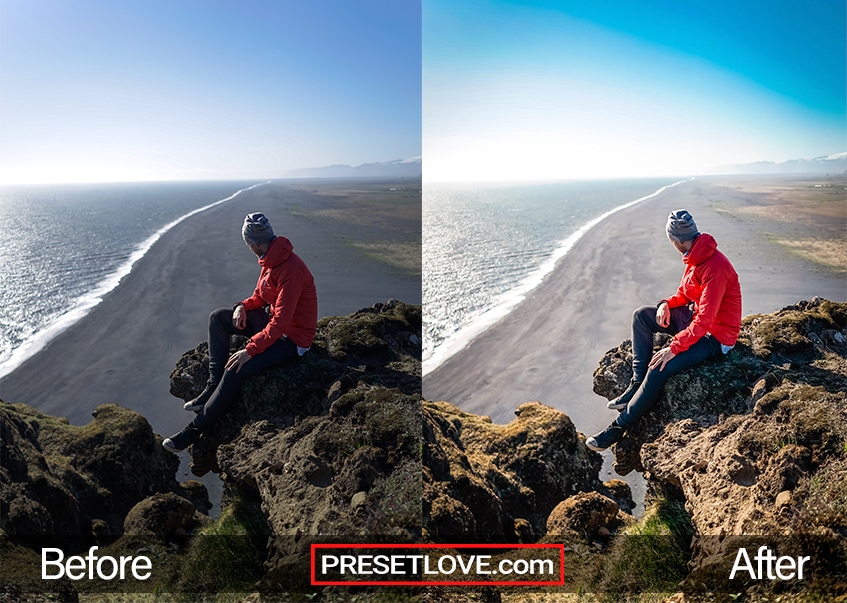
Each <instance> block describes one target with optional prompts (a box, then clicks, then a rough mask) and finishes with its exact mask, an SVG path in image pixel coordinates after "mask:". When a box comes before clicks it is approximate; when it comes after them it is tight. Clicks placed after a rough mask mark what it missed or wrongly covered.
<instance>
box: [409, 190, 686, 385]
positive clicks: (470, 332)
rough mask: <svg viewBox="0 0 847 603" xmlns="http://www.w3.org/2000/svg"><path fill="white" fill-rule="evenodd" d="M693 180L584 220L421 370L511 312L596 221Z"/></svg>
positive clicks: (433, 366) (429, 369) (435, 364)
mask: <svg viewBox="0 0 847 603" xmlns="http://www.w3.org/2000/svg"><path fill="white" fill-rule="evenodd" d="M690 180H693V178H689V179H687V180H680V181H679V182H674V183H673V184H668V185H667V186H663V187H662V188H660V189H659V190H657V191H655V192H653V193H651V194H649V195H647V196H645V197H640V198H638V199H635V200H634V201H629V202H628V203H624V204H623V205H619V206H617V207H615V208H614V209H610V210H609V211H607V212H606V213H604V214H601V215H599V216H597V217H596V218H594V219H593V220H590V221H589V222H587V223H585V224H583V225H582V226H581V227H580V228H579V229H578V230H577V231H576V232H574V233H573V234H571V235H570V236H568V237H567V238H566V239H564V240H563V241H562V242H560V243H559V244H558V245H557V246H556V248H555V250H554V251H553V253H552V254H551V255H550V257H549V258H548V259H547V260H546V261H545V262H544V263H543V264H541V266H539V268H538V269H537V270H535V271H534V272H532V273H530V274H529V275H528V276H527V277H526V278H524V279H523V280H522V281H521V282H520V283H519V284H518V285H517V286H516V287H514V288H512V289H510V290H509V291H507V292H506V293H505V294H503V296H502V297H500V299H499V300H498V301H497V303H496V304H495V305H494V306H493V307H492V308H491V309H489V310H487V311H486V312H484V313H483V314H482V315H480V316H479V317H478V318H476V319H475V320H474V321H473V322H471V323H470V324H468V325H467V326H465V327H462V328H461V329H459V330H457V331H456V332H455V333H453V334H452V335H450V336H449V337H447V338H446V339H445V340H444V342H443V343H441V344H440V345H439V346H437V347H436V348H435V349H434V350H433V351H432V354H431V355H430V356H429V357H428V358H424V359H423V365H422V371H423V374H424V375H426V374H427V373H430V372H432V371H434V370H435V369H437V368H438V367H439V366H441V364H443V363H444V362H445V361H446V360H447V359H448V358H450V357H451V356H453V355H454V354H456V353H457V352H459V351H460V350H462V349H464V348H465V347H466V346H467V345H468V344H469V343H470V342H471V341H473V340H474V339H475V338H476V337H477V336H478V335H480V334H481V333H483V332H484V331H486V330H487V329H489V328H490V327H492V326H494V325H495V324H497V323H498V322H499V321H500V320H502V319H503V318H504V317H505V316H506V315H507V314H508V313H509V312H511V311H512V309H514V307H515V306H517V305H518V304H519V303H520V302H522V301H523V300H524V298H526V296H527V294H528V293H529V292H530V291H532V290H533V289H535V288H536V287H537V286H538V285H540V284H541V282H542V281H543V280H544V277H546V276H547V275H548V274H549V273H550V272H552V271H553V269H554V268H555V267H556V263H557V262H558V261H559V260H560V259H562V258H563V257H564V256H565V255H567V253H568V252H569V251H570V250H571V249H572V248H573V246H574V245H576V243H577V241H579V240H580V239H581V238H582V237H583V236H584V235H585V233H587V232H588V231H589V230H591V229H592V228H594V227H595V226H596V225H597V224H599V223H600V222H602V221H603V220H605V219H606V218H608V217H609V216H611V215H612V214H614V213H617V212H619V211H621V210H624V209H627V208H628V207H632V206H633V205H635V204H637V203H641V202H642V201H646V200H647V199H652V198H653V197H655V196H657V195H660V194H661V193H663V192H665V191H666V190H668V189H669V188H672V187H674V186H677V185H678V184H682V183H683V182H689V181H690Z"/></svg>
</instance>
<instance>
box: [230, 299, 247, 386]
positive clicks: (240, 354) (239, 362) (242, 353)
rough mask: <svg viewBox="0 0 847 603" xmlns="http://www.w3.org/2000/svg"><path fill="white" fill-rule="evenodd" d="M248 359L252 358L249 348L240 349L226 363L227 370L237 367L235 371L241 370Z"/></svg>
mask: <svg viewBox="0 0 847 603" xmlns="http://www.w3.org/2000/svg"><path fill="white" fill-rule="evenodd" d="M239 307H240V306H239ZM248 360H250V354H248V353H247V350H238V351H237V352H236V353H235V354H233V355H232V356H230V357H229V360H228V361H227V363H226V370H228V371H231V370H232V369H235V372H236V373H237V372H238V371H240V370H241V367H242V366H244V365H245V364H247V361H248Z"/></svg>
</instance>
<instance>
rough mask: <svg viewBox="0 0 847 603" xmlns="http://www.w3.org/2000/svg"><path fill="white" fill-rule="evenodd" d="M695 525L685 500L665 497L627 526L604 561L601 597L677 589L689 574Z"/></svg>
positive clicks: (615, 597)
mask: <svg viewBox="0 0 847 603" xmlns="http://www.w3.org/2000/svg"><path fill="white" fill-rule="evenodd" d="M693 532H694V528H693V526H692V525H691V520H690V518H689V517H688V514H687V513H686V511H685V507H684V506H683V504H682V503H681V502H678V501H674V500H670V499H667V498H662V499H659V500H657V501H656V503H655V504H654V505H653V506H651V507H650V508H649V509H648V510H647V511H646V512H645V514H644V516H643V517H642V518H641V519H640V520H639V521H638V522H636V523H634V524H632V525H630V526H628V527H626V528H625V529H624V530H623V533H622V535H621V536H619V537H618V538H617V539H616V540H615V542H614V544H613V545H612V550H611V551H610V553H609V555H608V557H607V558H606V560H605V562H604V563H603V565H602V570H601V575H602V578H601V580H600V582H599V584H598V585H597V592H598V598H599V600H601V601H610V602H611V601H619V600H621V597H623V596H625V595H632V594H635V593H646V592H649V593H657V592H667V593H673V592H675V591H676V588H677V584H678V583H679V582H680V581H681V580H682V579H683V578H684V577H685V576H686V575H687V574H688V567H687V564H688V560H689V558H690V551H689V550H688V543H689V542H690V539H691V535H692V534H693Z"/></svg>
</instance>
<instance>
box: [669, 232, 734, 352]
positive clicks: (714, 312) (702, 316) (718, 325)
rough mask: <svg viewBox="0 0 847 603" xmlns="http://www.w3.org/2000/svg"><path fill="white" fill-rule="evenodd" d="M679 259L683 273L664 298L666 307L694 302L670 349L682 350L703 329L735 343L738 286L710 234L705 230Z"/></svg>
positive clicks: (688, 345)
mask: <svg viewBox="0 0 847 603" xmlns="http://www.w3.org/2000/svg"><path fill="white" fill-rule="evenodd" d="M682 261H683V262H685V274H683V275H682V282H681V283H680V285H679V290H678V291H677V292H676V295H674V296H673V297H671V298H669V299H668V300H666V301H667V302H668V307H669V308H678V307H680V306H685V305H687V304H689V303H691V302H694V316H693V318H692V320H691V324H689V325H688V328H686V329H684V330H682V331H680V332H679V333H677V334H676V335H675V336H674V338H673V341H672V342H671V352H673V353H674V354H679V353H680V352H684V351H685V350H687V349H688V348H690V347H691V346H692V345H694V343H696V342H697V341H699V339H700V338H701V337H703V335H705V334H706V333H711V334H712V336H713V337H714V338H715V339H717V340H718V341H719V342H720V343H722V344H724V345H728V346H733V345H735V342H736V340H737V339H738V332H739V331H740V330H741V286H740V285H739V284H738V274H736V272H735V269H734V268H733V267H732V264H730V262H729V260H728V259H727V257H726V256H725V255H724V254H722V253H721V252H720V251H718V244H717V242H716V241H715V239H714V237H713V236H712V235H710V234H705V233H703V234H701V235H700V236H699V237H697V239H695V241H694V245H692V246H691V250H690V251H689V252H688V253H687V254H686V255H685V256H684V257H683V258H682Z"/></svg>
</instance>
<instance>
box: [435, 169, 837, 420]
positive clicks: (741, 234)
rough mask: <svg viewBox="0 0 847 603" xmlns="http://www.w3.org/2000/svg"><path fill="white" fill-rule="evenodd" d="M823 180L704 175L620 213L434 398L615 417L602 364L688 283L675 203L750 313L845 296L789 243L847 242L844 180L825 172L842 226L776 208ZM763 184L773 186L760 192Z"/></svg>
mask: <svg viewBox="0 0 847 603" xmlns="http://www.w3.org/2000/svg"><path fill="white" fill-rule="evenodd" d="M821 181H823V180H822V179H820V178H819V179H817V180H814V181H808V182H807V181H800V182H796V181H789V180H784V181H778V182H776V184H777V185H779V186H778V187H777V188H779V191H778V192H776V193H775V192H774V190H775V189H774V182H773V180H770V181H764V182H763V181H754V179H752V178H749V177H748V178H746V179H730V178H723V179H705V180H704V179H698V180H694V181H690V182H686V183H683V184H681V185H679V186H677V187H674V188H672V189H669V190H668V191H665V192H664V193H662V194H661V195H659V196H658V197H656V198H654V199H650V200H648V201H645V202H642V203H639V204H638V205H636V206H634V207H631V208H629V209H626V210H623V211H620V212H618V213H616V214H614V215H613V216H611V217H609V218H608V219H606V220H604V221H603V222H602V223H600V224H598V225H597V226H596V227H595V228H594V229H592V230H591V231H589V232H588V233H587V234H586V235H585V236H584V237H583V238H582V239H581V240H580V241H579V243H577V245H575V246H574V248H573V249H572V250H571V251H570V253H568V255H567V256H565V257H564V258H563V259H562V260H561V261H560V262H559V264H558V265H557V267H556V269H555V270H554V271H553V272H552V273H551V274H550V275H548V276H547V278H546V279H545V280H544V282H543V283H542V284H541V285H540V286H539V287H537V288H536V289H535V290H533V291H532V292H531V293H530V295H528V296H527V298H526V299H525V300H524V301H523V302H522V303H521V304H520V305H519V306H518V307H516V308H515V310H514V311H512V312H511V313H510V314H509V315H508V316H507V317H505V318H504V319H503V320H502V321H500V322H499V323H498V324H496V325H494V326H493V327H491V328H490V329H488V330H487V331H486V332H484V333H482V334H481V335H479V336H478V337H477V338H476V339H474V340H473V341H472V342H471V343H470V344H469V345H468V346H467V347H466V348H464V349H463V350H461V351H460V352H459V353H457V354H456V355H455V356H453V357H451V358H449V359H448V360H447V361H446V362H444V363H443V364H442V365H441V366H439V367H438V368H437V369H436V370H434V371H432V372H430V373H428V374H427V375H426V376H425V377H424V380H423V393H424V398H425V399H427V400H433V401H438V400H446V401H449V402H452V403H453V404H456V405H458V406H459V407H461V408H462V409H463V410H465V411H467V412H472V413H476V414H482V415H488V416H490V417H491V419H492V420H493V421H494V422H496V423H507V422H509V421H510V420H511V419H512V418H513V417H514V410H515V408H517V406H518V405H520V404H521V403H523V402H526V401H533V400H534V401H539V402H541V403H543V404H547V405H549V406H552V407H554V408H557V409H559V410H561V411H563V412H565V413H567V414H568V415H569V416H570V417H571V419H572V420H573V421H574V423H575V425H576V427H577V429H578V430H580V431H582V432H583V433H586V434H589V435H590V434H592V433H594V432H596V431H598V430H600V429H602V428H604V427H605V426H606V425H608V424H609V423H610V422H611V421H612V420H613V419H614V417H615V416H616V414H617V413H615V412H614V411H610V410H607V409H606V400H605V399H604V398H600V397H598V396H596V395H595V394H594V393H593V391H592V373H593V371H594V369H595V368H596V367H597V365H598V362H599V360H600V358H601V357H602V356H603V354H604V353H605V352H606V351H607V350H609V349H610V348H613V347H615V346H617V345H618V344H619V343H620V342H621V341H622V340H624V339H628V338H629V330H630V320H631V314H632V311H633V310H634V309H635V308H637V307H638V306H641V305H644V304H654V303H656V302H657V301H658V300H659V299H661V298H663V297H667V296H669V295H671V294H673V293H674V292H675V291H676V288H677V286H678V285H679V279H680V276H681V275H682V270H683V265H682V262H681V258H680V256H679V254H678V253H677V252H676V251H675V250H674V248H673V247H672V246H671V245H670V244H669V243H668V241H667V239H666V237H665V233H664V227H665V221H666V218H667V215H668V213H669V212H670V211H671V210H673V209H678V208H685V209H688V210H689V211H690V212H691V213H692V215H693V216H694V218H695V220H696V222H697V225H698V227H699V228H700V230H701V232H709V233H711V234H712V235H714V236H715V238H716V239H717V241H718V245H719V248H720V249H721V250H722V251H723V252H724V253H725V254H726V255H727V256H728V257H729V258H730V260H731V261H732V262H733V264H734V265H735V268H736V270H737V271H738V273H739V276H740V280H741V287H742V295H743V305H744V308H743V312H744V314H745V315H747V314H750V313H766V312H773V311H774V310H778V309H779V308H781V307H783V306H786V305H789V304H792V303H795V302H797V301H798V300H801V299H809V298H811V297H814V296H821V297H826V298H829V299H833V300H838V301H844V300H845V299H847V276H845V274H844V273H843V272H838V271H837V269H834V268H833V267H832V266H827V265H825V264H822V263H819V262H814V261H811V260H809V259H807V257H809V256H805V257H804V256H803V255H800V254H797V253H796V250H794V249H791V248H790V247H789V246H787V245H785V244H782V243H780V241H783V242H784V241H785V240H786V239H787V238H793V239H807V238H814V237H819V236H821V235H822V233H823V232H824V231H826V236H827V237H835V239H836V240H835V241H834V244H835V245H838V244H841V245H842V246H843V241H842V242H840V243H839V241H838V240H837V239H838V237H839V233H842V234H840V236H843V232H844V225H845V217H844V215H843V214H844V211H845V204H844V201H843V200H844V190H843V186H844V182H843V179H829V180H826V181H825V182H828V183H829V184H833V183H834V185H835V187H836V190H835V193H836V197H835V199H834V200H833V199H830V200H829V201H826V202H824V203H823V205H825V206H826V207H828V208H829V209H830V211H829V213H830V214H833V213H834V215H835V218H834V224H835V229H834V230H833V229H832V228H828V227H826V225H827V224H832V223H833V218H832V216H831V215H829V216H827V215H817V213H820V212H817V213H816V211H815V207H811V208H810V207H799V208H797V209H798V211H797V212H794V213H788V214H783V215H778V214H777V213H776V212H774V211H770V210H769V208H773V207H775V206H777V205H785V206H792V205H796V203H795V199H797V198H799V197H798V196H797V191H808V190H809V189H810V188H812V187H814V183H816V182H821ZM786 186H787V189H784V188H781V187H786ZM768 187H769V188H768ZM838 187H840V197H839V196H838V192H839V191H838V190H837V189H838ZM765 188H768V191H769V192H768V193H767V194H765V193H762V192H755V191H762V190H765ZM829 190H830V192H831V191H832V189H831V188H830V189H829ZM832 208H834V210H833V209H832ZM817 209H819V208H817ZM839 212H840V213H839ZM823 213H824V214H826V212H823ZM838 216H840V218H839V217H838ZM839 220H840V222H839ZM839 224H840V227H839ZM780 233H781V234H780ZM833 233H834V234H833Z"/></svg>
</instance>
